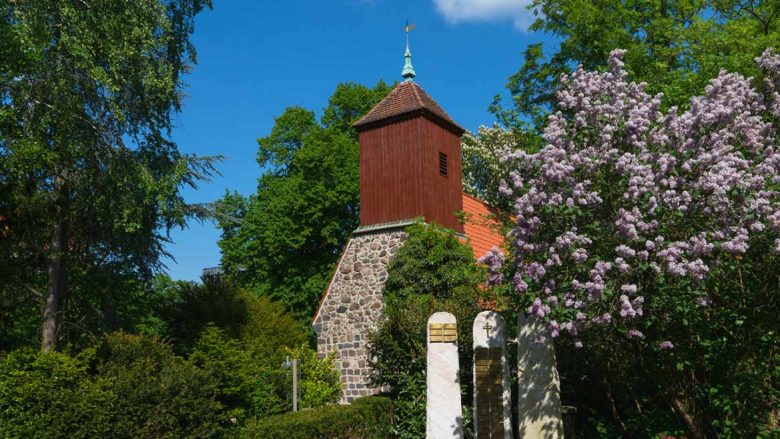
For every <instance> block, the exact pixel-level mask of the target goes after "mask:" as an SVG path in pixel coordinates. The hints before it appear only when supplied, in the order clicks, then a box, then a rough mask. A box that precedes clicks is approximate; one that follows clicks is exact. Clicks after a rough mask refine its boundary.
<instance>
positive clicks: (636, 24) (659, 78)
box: [493, 0, 780, 129]
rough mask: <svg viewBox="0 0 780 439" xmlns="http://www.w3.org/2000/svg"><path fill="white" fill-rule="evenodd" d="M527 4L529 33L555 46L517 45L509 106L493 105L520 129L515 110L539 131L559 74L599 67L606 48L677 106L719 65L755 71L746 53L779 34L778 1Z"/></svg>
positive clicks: (544, 0) (564, 0)
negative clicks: (520, 53) (519, 56)
mask: <svg viewBox="0 0 780 439" xmlns="http://www.w3.org/2000/svg"><path fill="white" fill-rule="evenodd" d="M530 7H531V8H533V9H534V10H536V11H537V14H536V15H537V20H536V22H535V23H534V24H533V25H532V26H531V30H532V31H544V32H547V33H549V34H552V35H554V36H556V37H557V41H556V43H555V44H556V47H555V48H554V49H551V48H546V47H544V46H543V45H542V44H541V43H538V44H533V45H530V46H528V48H527V49H526V50H525V52H524V57H523V64H522V67H521V68H520V69H519V70H518V72H517V73H515V74H514V75H513V76H512V77H510V79H509V82H508V84H507V88H508V89H509V91H510V93H511V94H512V97H513V104H514V111H505V110H504V109H503V108H502V107H501V105H500V103H499V102H498V101H497V102H496V103H495V104H494V106H493V110H494V112H496V113H497V115H498V116H499V118H500V119H501V120H503V121H504V122H505V123H506V124H507V126H521V125H522V123H521V122H520V121H521V120H522V119H521V118H518V114H520V115H524V116H526V117H529V118H530V119H531V120H532V121H533V124H534V125H535V126H536V127H537V128H539V129H541V128H542V127H543V126H544V124H545V121H546V116H547V114H549V113H550V111H551V110H552V111H553V112H554V110H555V108H556V105H557V99H556V98H555V90H556V88H557V86H558V79H559V77H560V76H561V75H562V74H567V73H571V72H572V71H573V70H574V69H575V68H576V67H577V66H578V65H582V66H583V67H584V68H585V69H587V70H596V69H601V68H605V67H606V66H607V60H608V58H609V53H610V51H612V50H613V49H617V48H622V49H625V50H626V54H625V62H626V66H627V70H628V71H629V74H630V75H631V77H632V78H633V79H634V80H636V81H637V82H643V81H644V82H647V83H648V84H649V85H648V90H649V91H650V92H651V93H653V94H654V93H658V92H661V93H663V94H664V103H665V105H679V106H684V105H686V104H687V102H688V98H689V97H690V96H694V95H697V94H700V93H702V92H703V90H704V87H705V86H706V85H707V83H708V81H709V80H710V79H712V78H714V77H715V76H717V75H718V72H719V71H720V69H722V68H725V69H727V70H729V71H732V72H738V73H742V74H743V75H745V76H754V75H757V74H758V73H759V71H758V69H757V68H756V65H755V63H753V58H755V57H757V56H759V55H760V54H761V52H762V51H763V50H764V49H765V48H767V47H772V46H774V45H776V44H777V41H778V38H779V37H780V21H778V19H779V18H780V14H778V13H779V12H780V5H778V4H777V3H776V2H768V1H738V0H707V1H686V0H677V1H671V2H670V1H636V0H598V1H588V2H582V1H578V0H535V1H534V2H533V3H532V4H531V6H530Z"/></svg>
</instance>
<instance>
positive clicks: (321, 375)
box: [287, 345, 342, 410]
mask: <svg viewBox="0 0 780 439" xmlns="http://www.w3.org/2000/svg"><path fill="white" fill-rule="evenodd" d="M287 352H288V353H289V356H290V358H297V359H298V360H300V364H301V366H300V367H301V372H300V378H301V380H300V386H301V390H300V391H301V401H300V403H299V405H298V406H299V407H300V408H302V409H304V410H305V409H308V408H314V407H322V406H324V405H327V404H333V403H335V402H337V401H338V400H339V398H340V397H341V391H342V384H341V377H340V376H339V373H338V371H337V370H336V353H335V352H331V353H329V354H328V355H327V356H325V357H324V358H319V356H318V354H317V352H316V351H314V350H313V349H311V348H310V347H308V346H306V345H299V346H296V347H294V348H292V349H288V351H287Z"/></svg>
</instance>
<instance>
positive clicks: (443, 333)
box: [425, 312, 463, 439]
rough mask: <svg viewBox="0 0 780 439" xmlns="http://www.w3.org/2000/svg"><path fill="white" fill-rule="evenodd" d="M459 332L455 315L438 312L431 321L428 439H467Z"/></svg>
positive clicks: (427, 417)
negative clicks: (460, 376) (463, 410)
mask: <svg viewBox="0 0 780 439" xmlns="http://www.w3.org/2000/svg"><path fill="white" fill-rule="evenodd" d="M459 370H460V369H459V366H458V331H457V321H456V320H455V316H453V315H452V314H450V313H448V312H437V313H434V314H433V315H431V317H430V318H428V369H427V374H426V379H427V383H426V384H427V402H426V410H425V411H426V427H425V430H426V437H427V438H428V439H445V438H447V439H450V438H462V437H463V413H462V408H461V405H460V380H459V379H458V371H459Z"/></svg>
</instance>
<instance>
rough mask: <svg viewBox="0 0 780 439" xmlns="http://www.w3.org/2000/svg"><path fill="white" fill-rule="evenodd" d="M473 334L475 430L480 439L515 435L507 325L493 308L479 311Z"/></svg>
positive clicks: (508, 438)
mask: <svg viewBox="0 0 780 439" xmlns="http://www.w3.org/2000/svg"><path fill="white" fill-rule="evenodd" d="M472 330H473V336H474V434H475V437H476V438H477V439H482V438H490V439H512V415H511V411H510V405H511V403H512V396H511V394H510V391H509V367H508V365H507V361H506V325H504V319H502V318H501V316H500V315H499V314H498V313H495V312H493V311H483V312H481V313H479V314H477V317H476V318H475V319H474V325H473V329H472Z"/></svg>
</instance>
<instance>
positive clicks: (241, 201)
mask: <svg viewBox="0 0 780 439" xmlns="http://www.w3.org/2000/svg"><path fill="white" fill-rule="evenodd" d="M389 91H390V88H389V87H388V86H387V85H386V84H385V83H384V82H379V83H377V85H376V86H374V87H373V88H368V87H364V86H362V85H357V84H340V85H339V86H338V87H337V88H336V91H335V92H334V94H333V95H332V96H331V98H330V101H329V104H328V107H327V108H325V110H324V111H323V116H322V118H321V120H320V122H317V120H316V118H315V115H314V113H313V112H312V111H309V110H305V109H303V108H299V107H291V108H288V109H287V110H285V112H284V113H283V114H282V115H281V116H279V117H278V118H276V123H275V125H274V127H273V129H272V130H271V133H270V134H269V135H268V136H266V137H263V138H260V139H258V144H259V151H258V154H257V161H258V163H259V164H260V166H261V167H262V168H263V169H264V174H263V175H262V176H261V177H260V178H259V180H258V188H257V193H255V194H254V195H252V196H250V197H247V198H245V197H242V196H240V195H238V194H234V193H233V194H230V193H229V194H226V195H225V197H224V198H223V199H222V200H221V201H220V204H221V210H220V212H221V213H222V219H221V220H220V223H219V225H220V227H221V228H222V237H221V239H220V241H219V246H220V249H221V250H222V266H223V268H224V269H225V272H226V273H227V275H228V276H229V277H230V278H231V279H233V280H235V281H236V282H237V284H238V285H240V286H243V287H246V288H248V289H250V290H252V291H254V292H256V293H258V294H260V295H264V296H269V297H271V298H273V299H275V300H277V301H280V302H281V303H283V304H284V305H285V307H286V308H287V309H288V310H291V311H292V312H293V313H294V314H295V315H296V317H298V318H299V319H300V320H302V321H304V320H308V319H310V318H311V316H312V315H313V314H314V311H315V309H316V307H317V304H318V303H319V300H320V298H321V296H322V294H323V293H324V291H325V288H326V286H327V282H328V279H329V276H330V275H331V271H332V270H333V267H334V266H335V264H336V261H337V259H338V257H339V255H340V254H341V251H342V248H343V246H344V245H345V244H346V241H347V239H348V238H349V235H350V233H352V231H353V230H354V229H355V228H356V227H357V226H358V221H359V219H358V218H359V206H358V204H359V200H360V187H359V171H358V143H357V133H356V132H355V130H354V129H353V128H352V123H353V122H355V121H356V120H357V119H358V118H359V117H360V116H362V115H363V114H365V113H367V112H368V111H369V110H370V109H371V108H372V107H373V106H374V105H375V104H376V103H378V102H379V101H380V100H381V99H382V98H383V97H384V96H385V95H386V94H387V93H388V92H389Z"/></svg>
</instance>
